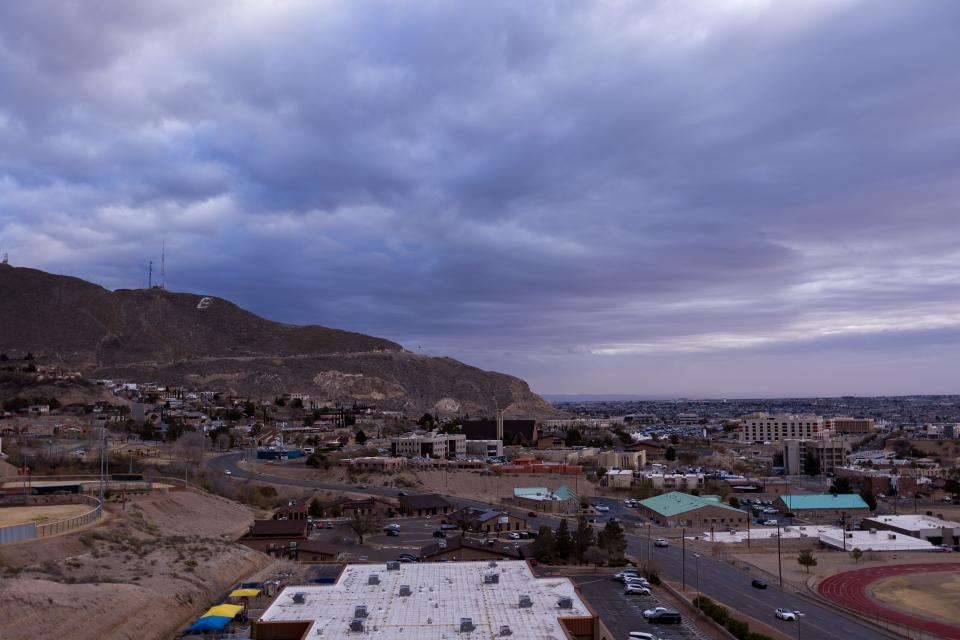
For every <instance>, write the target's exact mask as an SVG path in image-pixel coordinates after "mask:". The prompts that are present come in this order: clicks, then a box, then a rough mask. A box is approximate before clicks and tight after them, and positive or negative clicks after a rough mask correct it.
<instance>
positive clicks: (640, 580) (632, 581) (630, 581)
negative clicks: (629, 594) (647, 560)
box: [623, 577, 650, 587]
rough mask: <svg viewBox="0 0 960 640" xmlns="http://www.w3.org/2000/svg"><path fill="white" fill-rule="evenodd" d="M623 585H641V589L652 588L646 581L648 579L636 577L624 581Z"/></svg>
mask: <svg viewBox="0 0 960 640" xmlns="http://www.w3.org/2000/svg"><path fill="white" fill-rule="evenodd" d="M623 584H638V585H640V586H641V587H649V586H650V583H649V582H647V579H646V578H634V577H630V578H624V579H623Z"/></svg>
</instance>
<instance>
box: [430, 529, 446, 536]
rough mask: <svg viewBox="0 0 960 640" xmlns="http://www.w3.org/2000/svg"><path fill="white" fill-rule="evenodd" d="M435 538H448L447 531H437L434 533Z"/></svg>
mask: <svg viewBox="0 0 960 640" xmlns="http://www.w3.org/2000/svg"><path fill="white" fill-rule="evenodd" d="M433 537H434V538H446V537H447V532H446V531H443V530H441V529H437V530H436V531H434V532H433Z"/></svg>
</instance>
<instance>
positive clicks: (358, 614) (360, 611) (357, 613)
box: [353, 604, 367, 618]
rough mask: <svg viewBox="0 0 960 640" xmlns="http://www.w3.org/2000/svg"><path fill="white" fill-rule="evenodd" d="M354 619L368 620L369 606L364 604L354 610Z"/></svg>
mask: <svg viewBox="0 0 960 640" xmlns="http://www.w3.org/2000/svg"><path fill="white" fill-rule="evenodd" d="M353 617H354V618H366V617H367V606H366V605H364V604H361V605H357V606H356V607H355V608H354V610H353Z"/></svg>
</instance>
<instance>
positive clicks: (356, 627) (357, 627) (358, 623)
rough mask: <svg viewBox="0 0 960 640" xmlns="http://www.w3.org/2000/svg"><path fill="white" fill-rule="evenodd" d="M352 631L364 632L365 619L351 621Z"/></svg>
mask: <svg viewBox="0 0 960 640" xmlns="http://www.w3.org/2000/svg"><path fill="white" fill-rule="evenodd" d="M350 631H351V632H354V631H356V632H359V633H363V620H354V621H353V622H351V623H350Z"/></svg>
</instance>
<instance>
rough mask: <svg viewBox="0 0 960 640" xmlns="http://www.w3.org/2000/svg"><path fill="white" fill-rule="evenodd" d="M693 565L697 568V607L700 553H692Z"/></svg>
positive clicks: (698, 600)
mask: <svg viewBox="0 0 960 640" xmlns="http://www.w3.org/2000/svg"><path fill="white" fill-rule="evenodd" d="M693 559H694V565H695V566H696V568H697V608H698V609H699V608H700V554H699V553H695V554H693Z"/></svg>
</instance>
